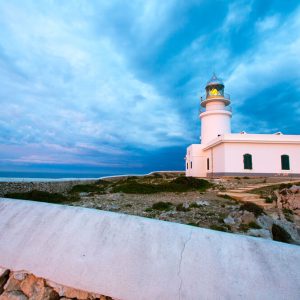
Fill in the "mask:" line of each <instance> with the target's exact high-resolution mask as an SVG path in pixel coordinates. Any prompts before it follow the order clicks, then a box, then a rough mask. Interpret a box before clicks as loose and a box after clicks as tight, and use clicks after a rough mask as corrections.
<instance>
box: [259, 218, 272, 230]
mask: <svg viewBox="0 0 300 300" xmlns="http://www.w3.org/2000/svg"><path fill="white" fill-rule="evenodd" d="M256 222H257V224H258V225H259V226H261V227H262V228H264V229H267V230H269V231H270V230H271V228H272V225H273V223H274V220H273V219H272V218H271V217H269V216H267V215H261V216H259V217H258V218H257V219H256Z"/></svg>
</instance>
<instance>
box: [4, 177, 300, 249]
mask: <svg viewBox="0 0 300 300" xmlns="http://www.w3.org/2000/svg"><path fill="white" fill-rule="evenodd" d="M282 181H287V178H284V179H282V178H279V177H278V178H247V177H235V178H222V179H212V180H208V181H206V180H202V179H200V180H199V179H194V178H186V177H184V176H183V174H180V173H153V174H151V175H147V176H142V177H135V176H132V177H118V178H110V179H105V180H99V181H97V182H95V183H90V184H81V185H76V186H73V187H72V189H70V190H69V191H67V192H65V193H64V194H63V195H61V196H60V195H58V194H55V197H54V198H51V197H53V194H51V195H49V199H48V200H46V201H47V202H52V201H53V202H54V203H59V202H57V199H60V197H61V199H63V203H66V204H68V205H73V206H82V207H87V208H95V209H101V210H107V211H114V212H119V213H126V214H131V215H137V216H142V217H146V218H155V219H159V220H164V221H170V222H177V223H183V224H187V225H192V226H199V227H204V228H210V229H215V230H221V231H226V232H233V233H239V234H246V235H252V236H257V237H262V238H266V239H274V240H278V241H282V242H288V243H293V244H300V216H299V214H298V212H299V210H298V201H299V204H300V197H299V196H298V195H300V189H297V186H296V185H294V186H293V187H291V186H292V184H290V185H289V186H287V185H285V186H280V182H282ZM299 181H300V179H299ZM271 183H274V184H276V183H278V184H276V185H274V186H269V187H265V188H260V189H258V190H256V191H254V192H256V193H259V194H261V195H262V197H263V199H265V202H266V203H268V205H266V207H264V206H263V207H261V206H258V205H256V204H255V203H251V201H250V202H246V203H243V202H240V201H236V200H235V199H232V198H231V197H228V196H226V195H225V196H224V195H223V196H218V193H220V191H221V192H224V191H225V192H226V191H227V190H232V189H237V188H241V187H247V186H249V185H251V186H255V185H256V184H257V185H258V184H259V185H260V186H261V185H262V184H271ZM24 194H26V193H23V198H25V199H33V198H34V199H33V200H37V201H40V200H43V199H45V197H46V196H45V193H44V194H43V195H42V197H43V199H39V192H38V191H33V192H31V194H30V193H29V194H28V193H27V194H26V195H25V197H24ZM7 196H8V197H11V198H22V194H20V193H19V194H7ZM62 197H63V198H62ZM297 197H298V198H297ZM46 198H47V197H46ZM282 199H284V200H282ZM292 202H293V204H291V203H292ZM270 203H272V205H270ZM299 207H300V205H299Z"/></svg>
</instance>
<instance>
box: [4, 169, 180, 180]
mask: <svg viewBox="0 0 300 300" xmlns="http://www.w3.org/2000/svg"><path fill="white" fill-rule="evenodd" d="M151 172H181V171H176V170H170V171H149V172H147V171H145V172H140V173H126V172H123V173H122V172H116V173H109V172H107V173H104V172H99V173H76V172H74V173H73V172H68V173H67V172H11V171H8V172H5V171H1V172H0V182H22V181H24V182H28V181H69V180H95V179H100V178H105V177H114V176H128V175H129V176H141V175H146V174H149V173H151Z"/></svg>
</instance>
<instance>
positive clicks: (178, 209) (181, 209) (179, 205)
mask: <svg viewBox="0 0 300 300" xmlns="http://www.w3.org/2000/svg"><path fill="white" fill-rule="evenodd" d="M176 210H177V211H190V210H191V209H190V208H186V207H184V206H183V203H179V204H177V205H176Z"/></svg>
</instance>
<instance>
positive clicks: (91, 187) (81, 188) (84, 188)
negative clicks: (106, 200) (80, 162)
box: [70, 183, 104, 194]
mask: <svg viewBox="0 0 300 300" xmlns="http://www.w3.org/2000/svg"><path fill="white" fill-rule="evenodd" d="M103 191H104V186H101V185H100V186H99V185H96V184H94V183H91V184H78V185H74V186H73V187H72V189H71V190H70V193H71V194H72V193H91V192H103Z"/></svg>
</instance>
